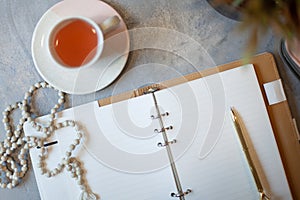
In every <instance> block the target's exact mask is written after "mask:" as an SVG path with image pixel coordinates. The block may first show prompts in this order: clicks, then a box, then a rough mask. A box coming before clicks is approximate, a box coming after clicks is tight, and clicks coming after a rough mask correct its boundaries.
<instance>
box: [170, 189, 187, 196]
mask: <svg viewBox="0 0 300 200" xmlns="http://www.w3.org/2000/svg"><path fill="white" fill-rule="evenodd" d="M191 192H192V190H191V189H187V190H186V191H185V192H179V193H174V192H172V193H171V197H182V196H185V195H187V194H189V193H191Z"/></svg>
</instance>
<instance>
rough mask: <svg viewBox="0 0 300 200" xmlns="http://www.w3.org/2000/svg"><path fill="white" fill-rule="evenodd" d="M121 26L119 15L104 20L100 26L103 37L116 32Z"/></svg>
mask: <svg viewBox="0 0 300 200" xmlns="http://www.w3.org/2000/svg"><path fill="white" fill-rule="evenodd" d="M119 24H120V18H119V17H118V16H117V15H114V16H112V17H109V18H107V19H106V20H104V22H102V23H101V24H99V26H100V28H101V30H102V32H103V35H105V34H107V33H109V32H110V31H113V30H115V29H116V28H117V27H118V26H119Z"/></svg>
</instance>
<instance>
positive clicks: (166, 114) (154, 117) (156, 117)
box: [150, 112, 170, 119]
mask: <svg viewBox="0 0 300 200" xmlns="http://www.w3.org/2000/svg"><path fill="white" fill-rule="evenodd" d="M169 115H170V113H168V112H165V113H163V114H161V115H160V116H161V117H164V116H169ZM160 116H154V115H151V116H150V117H151V119H158V118H160Z"/></svg>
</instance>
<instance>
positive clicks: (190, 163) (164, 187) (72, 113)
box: [24, 54, 299, 200]
mask: <svg viewBox="0 0 300 200" xmlns="http://www.w3.org/2000/svg"><path fill="white" fill-rule="evenodd" d="M268 56H269V55H268V54H267V55H263V57H264V58H265V57H268ZM254 61H255V60H254ZM236 64H237V65H241V64H240V63H236ZM255 66H256V64H255V62H254V67H255ZM254 67H253V65H245V66H242V67H237V68H234V67H229V66H226V65H225V66H222V67H219V68H218V70H219V73H214V72H213V71H212V70H211V71H206V72H204V73H203V74H201V76H203V78H200V77H199V76H198V75H195V74H194V75H189V76H187V79H188V80H189V81H188V82H186V83H180V80H179V81H178V80H175V81H174V80H173V81H172V80H171V81H167V82H165V83H163V84H159V85H156V86H159V87H162V88H163V89H161V90H158V91H156V92H154V93H150V94H145V95H141V96H140V94H141V92H143V91H145V90H147V88H145V89H140V90H136V91H133V92H130V93H126V94H123V95H119V96H115V97H114V98H116V99H117V100H116V99H114V98H112V99H113V101H114V103H111V104H110V103H109V104H108V102H109V101H110V100H112V99H110V100H108V99H105V100H102V101H101V100H100V101H99V102H97V101H95V102H91V103H88V104H85V105H82V106H78V107H74V108H72V109H68V110H65V111H62V112H61V113H60V114H59V119H58V121H59V120H62V121H63V120H66V119H74V120H76V121H78V122H79V123H80V125H81V126H82V127H83V129H84V131H85V140H84V143H83V145H82V146H81V148H79V149H78V150H77V151H76V157H78V158H79V159H80V160H81V161H82V162H83V164H84V168H85V170H86V179H87V182H88V184H89V186H90V187H91V189H92V190H93V191H94V192H95V193H97V194H98V195H99V197H100V199H104V200H105V199H124V200H126V199H179V198H176V197H172V196H171V193H175V194H176V193H177V192H178V185H176V183H175V181H174V179H173V176H174V171H172V170H171V166H170V160H169V155H168V153H167V151H166V149H167V148H166V146H168V147H169V148H170V149H171V153H172V156H173V158H174V163H175V166H176V170H177V172H178V177H179V179H180V187H182V190H184V191H191V192H190V193H188V194H187V195H185V196H184V197H182V198H180V199H187V200H189V199H191V200H198V199H258V193H257V191H256V188H255V184H254V182H253V177H252V176H251V173H250V170H249V167H248V166H247V163H246V160H245V158H244V155H243V153H242V150H241V147H240V145H239V142H238V139H237V136H236V133H235V131H234V128H233V126H232V122H231V120H230V116H229V112H228V111H229V107H230V106H234V107H235V108H236V109H237V110H238V111H239V113H240V114H241V116H242V117H243V121H244V122H245V126H246V128H247V131H248V133H249V136H248V141H250V144H251V145H250V147H249V149H251V150H250V151H251V153H252V155H253V158H254V161H255V163H256V165H257V168H258V172H259V175H260V177H261V178H262V182H263V185H264V188H265V190H266V193H268V194H269V196H271V199H292V196H291V192H290V189H289V185H288V182H289V184H290V187H291V191H292V193H293V195H294V198H296V195H297V191H295V190H294V188H293V187H294V186H296V185H297V184H298V183H297V180H296V179H293V177H294V176H296V177H297V176H299V174H294V173H295V171H292V170H293V167H291V166H290V165H289V164H286V162H287V160H289V158H288V156H286V155H287V154H286V152H288V151H290V150H286V146H285V145H284V144H283V143H284V141H283V142H281V141H279V142H278V130H279V129H280V127H279V128H278V127H276V126H275V128H274V125H273V121H272V120H274V118H273V117H270V118H269V117H268V112H267V109H266V106H265V101H266V99H265V97H264V96H263V95H262V90H261V84H260V82H258V81H257V77H256V73H257V76H258V80H259V81H261V80H260V75H259V73H260V71H259V72H258V71H257V69H256V67H255V68H254ZM226 68H227V69H228V70H227V69H226ZM229 68H232V69H230V70H229ZM255 72H256V73H255ZM277 79H278V78H277ZM275 80H276V79H275ZM270 81H273V80H270ZM171 85H172V86H171ZM166 87H167V88H166ZM245 91H246V92H245ZM128 97H134V98H128ZM117 101H118V102H117ZM98 103H99V104H100V107H99V104H98ZM282 103H284V102H281V103H277V104H275V105H272V106H276V105H279V104H282ZM156 104H157V105H158V107H159V110H160V111H161V113H160V114H161V115H160V116H161V119H162V121H163V124H162V123H159V122H160V121H159V120H158V118H157V117H158V116H157V114H158V113H157V110H156V109H155V105H156ZM267 107H269V106H267ZM268 109H269V108H268ZM286 109H287V107H285V108H284V109H283V111H284V112H285V113H286V114H288V116H289V112H288V110H286ZM268 111H269V110H268ZM165 113H168V114H165ZM269 113H270V111H269ZM269 115H270V114H269ZM289 117H290V116H289ZM45 119H47V116H45V117H42V118H40V119H39V121H41V122H42V121H43V120H45ZM269 119H270V120H271V122H272V125H271V123H270V120H269ZM162 125H163V126H162ZM284 126H285V128H290V130H293V131H294V130H295V129H293V127H292V126H289V125H284ZM272 127H273V130H274V134H275V138H276V139H277V140H275V138H274V134H273V130H272ZM162 129H164V130H166V133H167V137H168V141H169V144H167V145H166V146H164V145H165V140H164V138H163V137H162V135H161V133H160V131H161V130H162ZM24 130H25V133H26V135H39V133H38V132H36V131H35V130H33V129H32V128H31V127H30V125H29V124H26V126H25V128H24ZM279 135H280V134H279ZM54 137H55V138H53V139H55V140H57V141H58V145H54V146H51V147H49V151H51V153H50V155H49V158H48V160H47V164H48V165H49V167H51V165H52V166H55V165H56V163H55V162H58V161H59V159H60V157H61V154H62V152H63V151H64V149H65V148H67V146H68V144H69V143H70V141H72V138H74V135H72V130H68V128H66V129H63V130H59V131H57V133H56V134H55V135H54ZM279 137H280V136H279ZM276 142H277V143H276ZM277 144H278V147H279V150H280V152H279V151H278V148H277ZM282 144H283V145H282ZM292 148H296V146H294V147H292ZM282 149H283V150H282ZM294 150H295V149H294ZM30 153H31V160H32V164H33V166H34V171H35V175H36V180H37V184H38V187H39V191H40V194H41V198H42V199H61V198H64V199H77V198H78V196H79V193H80V190H79V188H78V186H77V185H76V183H75V181H74V180H73V179H72V178H71V177H70V176H69V174H68V173H67V172H65V171H64V172H63V173H61V174H59V175H57V176H55V177H52V178H50V179H49V178H46V177H45V176H42V175H40V172H39V169H38V168H37V167H36V164H37V151H35V150H31V152H30ZM297 153H298V152H296V153H295V154H297ZM280 154H281V157H280ZM281 158H282V161H283V164H284V166H283V164H282V161H281ZM284 167H285V170H284ZM285 173H286V174H287V178H288V180H287V178H286V174H285ZM290 177H292V179H291V178H290Z"/></svg>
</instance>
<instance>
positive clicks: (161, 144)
mask: <svg viewBox="0 0 300 200" xmlns="http://www.w3.org/2000/svg"><path fill="white" fill-rule="evenodd" d="M176 142H177V140H176V139H174V140H172V141H168V142H165V143H161V142H159V143H157V146H159V147H165V146H167V145H169V144H174V143H176Z"/></svg>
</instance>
